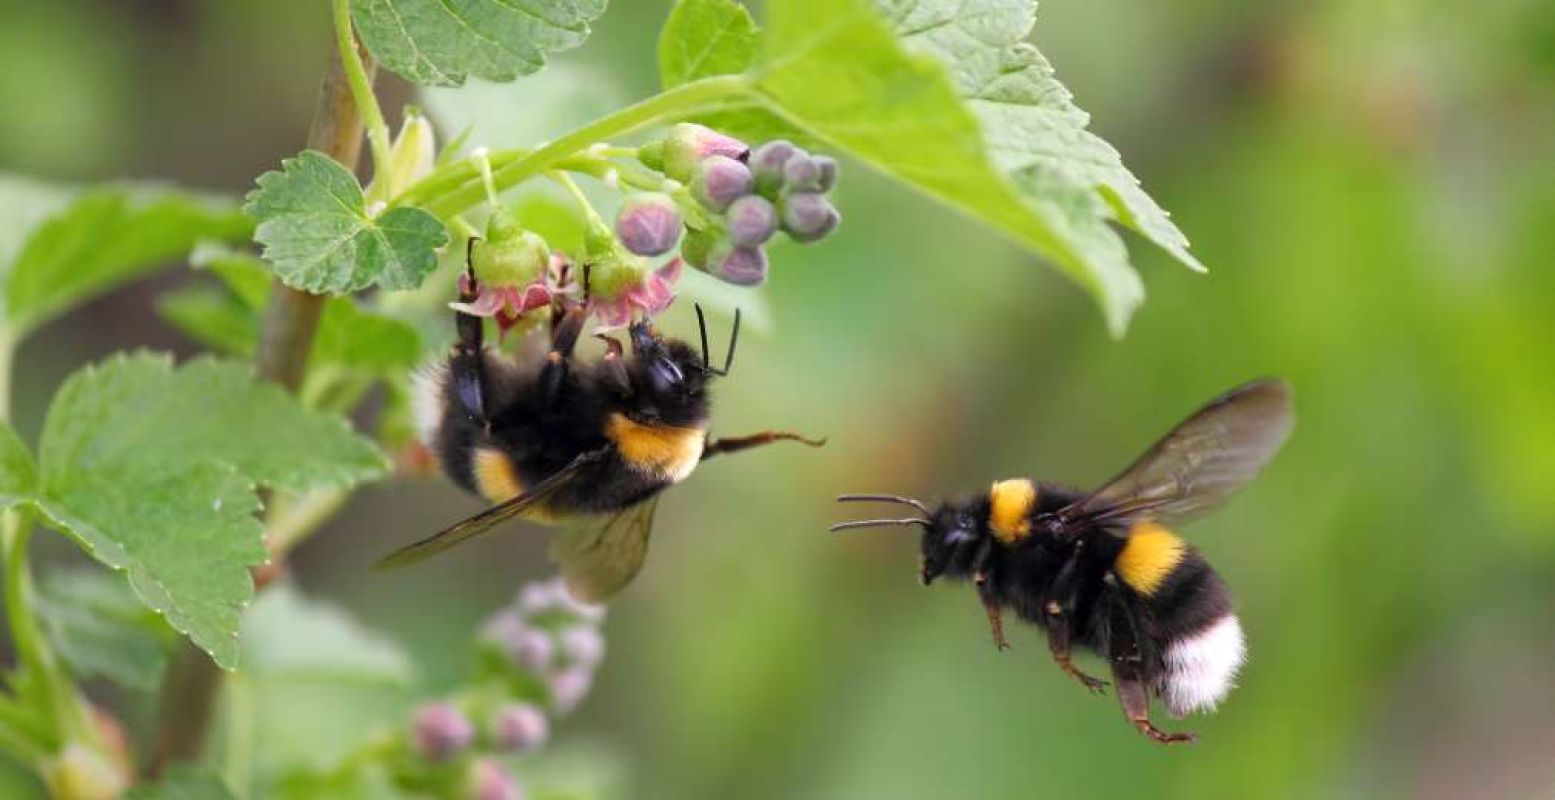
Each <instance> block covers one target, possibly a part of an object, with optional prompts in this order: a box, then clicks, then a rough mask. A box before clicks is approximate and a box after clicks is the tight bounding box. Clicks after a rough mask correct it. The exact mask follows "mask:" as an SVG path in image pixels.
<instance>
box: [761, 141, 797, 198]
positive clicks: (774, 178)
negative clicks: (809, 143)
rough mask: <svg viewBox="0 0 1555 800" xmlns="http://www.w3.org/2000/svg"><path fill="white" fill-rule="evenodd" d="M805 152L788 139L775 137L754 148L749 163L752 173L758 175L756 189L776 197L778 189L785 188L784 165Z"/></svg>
mask: <svg viewBox="0 0 1555 800" xmlns="http://www.w3.org/2000/svg"><path fill="white" fill-rule="evenodd" d="M803 154H804V151H802V150H800V149H799V148H797V147H795V146H794V143H793V142H790V141H788V140H787V139H773V140H772V141H770V142H767V143H766V144H764V145H762V146H760V147H758V148H756V149H755V150H752V151H751V155H750V161H749V164H750V170H751V174H752V175H754V176H755V177H756V191H758V192H760V193H762V194H764V195H767V196H768V197H776V196H777V192H778V190H779V189H781V188H783V167H784V166H785V165H786V164H788V160H789V159H790V158H793V157H794V156H795V155H803Z"/></svg>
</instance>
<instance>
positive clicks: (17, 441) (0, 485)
mask: <svg viewBox="0 0 1555 800" xmlns="http://www.w3.org/2000/svg"><path fill="white" fill-rule="evenodd" d="M37 482H38V477H37V468H36V467H35V466H34V465H33V461H32V453H30V452H29V451H28V450H27V445H25V444H23V443H22V440H21V437H19V436H17V435H16V431H14V430H12V429H11V426H10V425H7V424H5V423H4V422H0V509H3V508H9V507H11V506H13V505H15V504H16V503H18V502H20V501H21V500H24V499H26V496H27V495H28V494H30V493H31V492H32V490H33V487H34V486H35V485H36V484H37Z"/></svg>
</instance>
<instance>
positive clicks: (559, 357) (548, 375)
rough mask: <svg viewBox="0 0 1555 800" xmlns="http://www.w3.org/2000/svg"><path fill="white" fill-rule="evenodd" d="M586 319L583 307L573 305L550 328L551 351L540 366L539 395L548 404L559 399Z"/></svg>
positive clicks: (552, 403) (554, 402)
mask: <svg viewBox="0 0 1555 800" xmlns="http://www.w3.org/2000/svg"><path fill="white" fill-rule="evenodd" d="M586 319H588V312H587V311H586V310H585V309H584V307H583V306H574V307H572V308H569V309H567V313H565V314H563V315H562V318H561V319H560V320H558V321H557V322H556V324H555V325H554V326H552V328H551V352H550V353H549V354H547V355H546V357H545V366H543V367H541V368H540V392H541V397H543V398H545V401H546V402H547V403H548V404H550V405H553V406H554V405H555V404H556V402H557V401H558V400H559V399H560V396H561V390H562V385H563V384H564V383H565V382H566V380H567V375H568V373H569V372H571V370H572V350H573V348H574V347H576V346H577V344H578V336H579V335H580V334H582V333H583V322H584V320H586Z"/></svg>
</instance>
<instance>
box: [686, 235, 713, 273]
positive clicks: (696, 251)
mask: <svg viewBox="0 0 1555 800" xmlns="http://www.w3.org/2000/svg"><path fill="white" fill-rule="evenodd" d="M718 240H719V237H718V234H717V233H716V232H714V231H710V230H705V231H699V230H691V231H688V232H687V233H686V238H685V240H684V241H682V242H681V243H680V256H681V258H684V259H685V260H686V263H687V264H690V265H691V266H693V267H696V268H697V269H702V268H703V267H706V266H707V254H708V251H709V250H711V249H712V247H713V245H714V244H717V242H718Z"/></svg>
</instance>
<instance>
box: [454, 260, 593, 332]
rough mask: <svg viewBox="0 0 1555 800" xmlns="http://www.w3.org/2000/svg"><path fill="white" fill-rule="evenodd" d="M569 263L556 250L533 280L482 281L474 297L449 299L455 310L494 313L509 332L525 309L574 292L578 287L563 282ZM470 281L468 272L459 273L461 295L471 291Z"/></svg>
mask: <svg viewBox="0 0 1555 800" xmlns="http://www.w3.org/2000/svg"><path fill="white" fill-rule="evenodd" d="M567 266H568V265H567V260H566V259H565V258H563V257H562V256H561V255H560V254H556V253H553V254H551V257H550V266H549V267H548V268H547V269H546V271H545V272H544V273H542V274H541V275H540V277H538V278H535V279H534V280H533V281H531V282H529V283H527V284H522V285H501V284H497V283H493V282H491V281H482V282H479V283H478V284H477V285H476V286H475V287H474V288H475V299H474V300H471V301H469V302H458V303H449V304H448V306H449V308H452V309H454V310H455V311H460V312H463V313H465V314H470V315H472V316H476V317H493V318H495V319H496V320H497V327H498V329H499V330H500V331H501V332H502V333H504V334H506V333H507V331H508V329H509V328H512V327H513V326H514V325H516V324H518V322H519V318H520V317H522V316H523V315H524V314H525V313H527V312H530V311H533V310H535V309H539V308H548V307H549V306H550V305H551V303H552V302H553V301H555V300H556V299H557V298H558V297H559V296H563V295H570V294H573V293H575V292H576V291H577V289H576V287H573V286H563V285H562V283H563V274H564V272H565V271H566V269H567ZM470 283H471V281H470V276H469V274H468V273H460V274H459V294H460V296H468V295H469V294H470V289H471V287H470Z"/></svg>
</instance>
